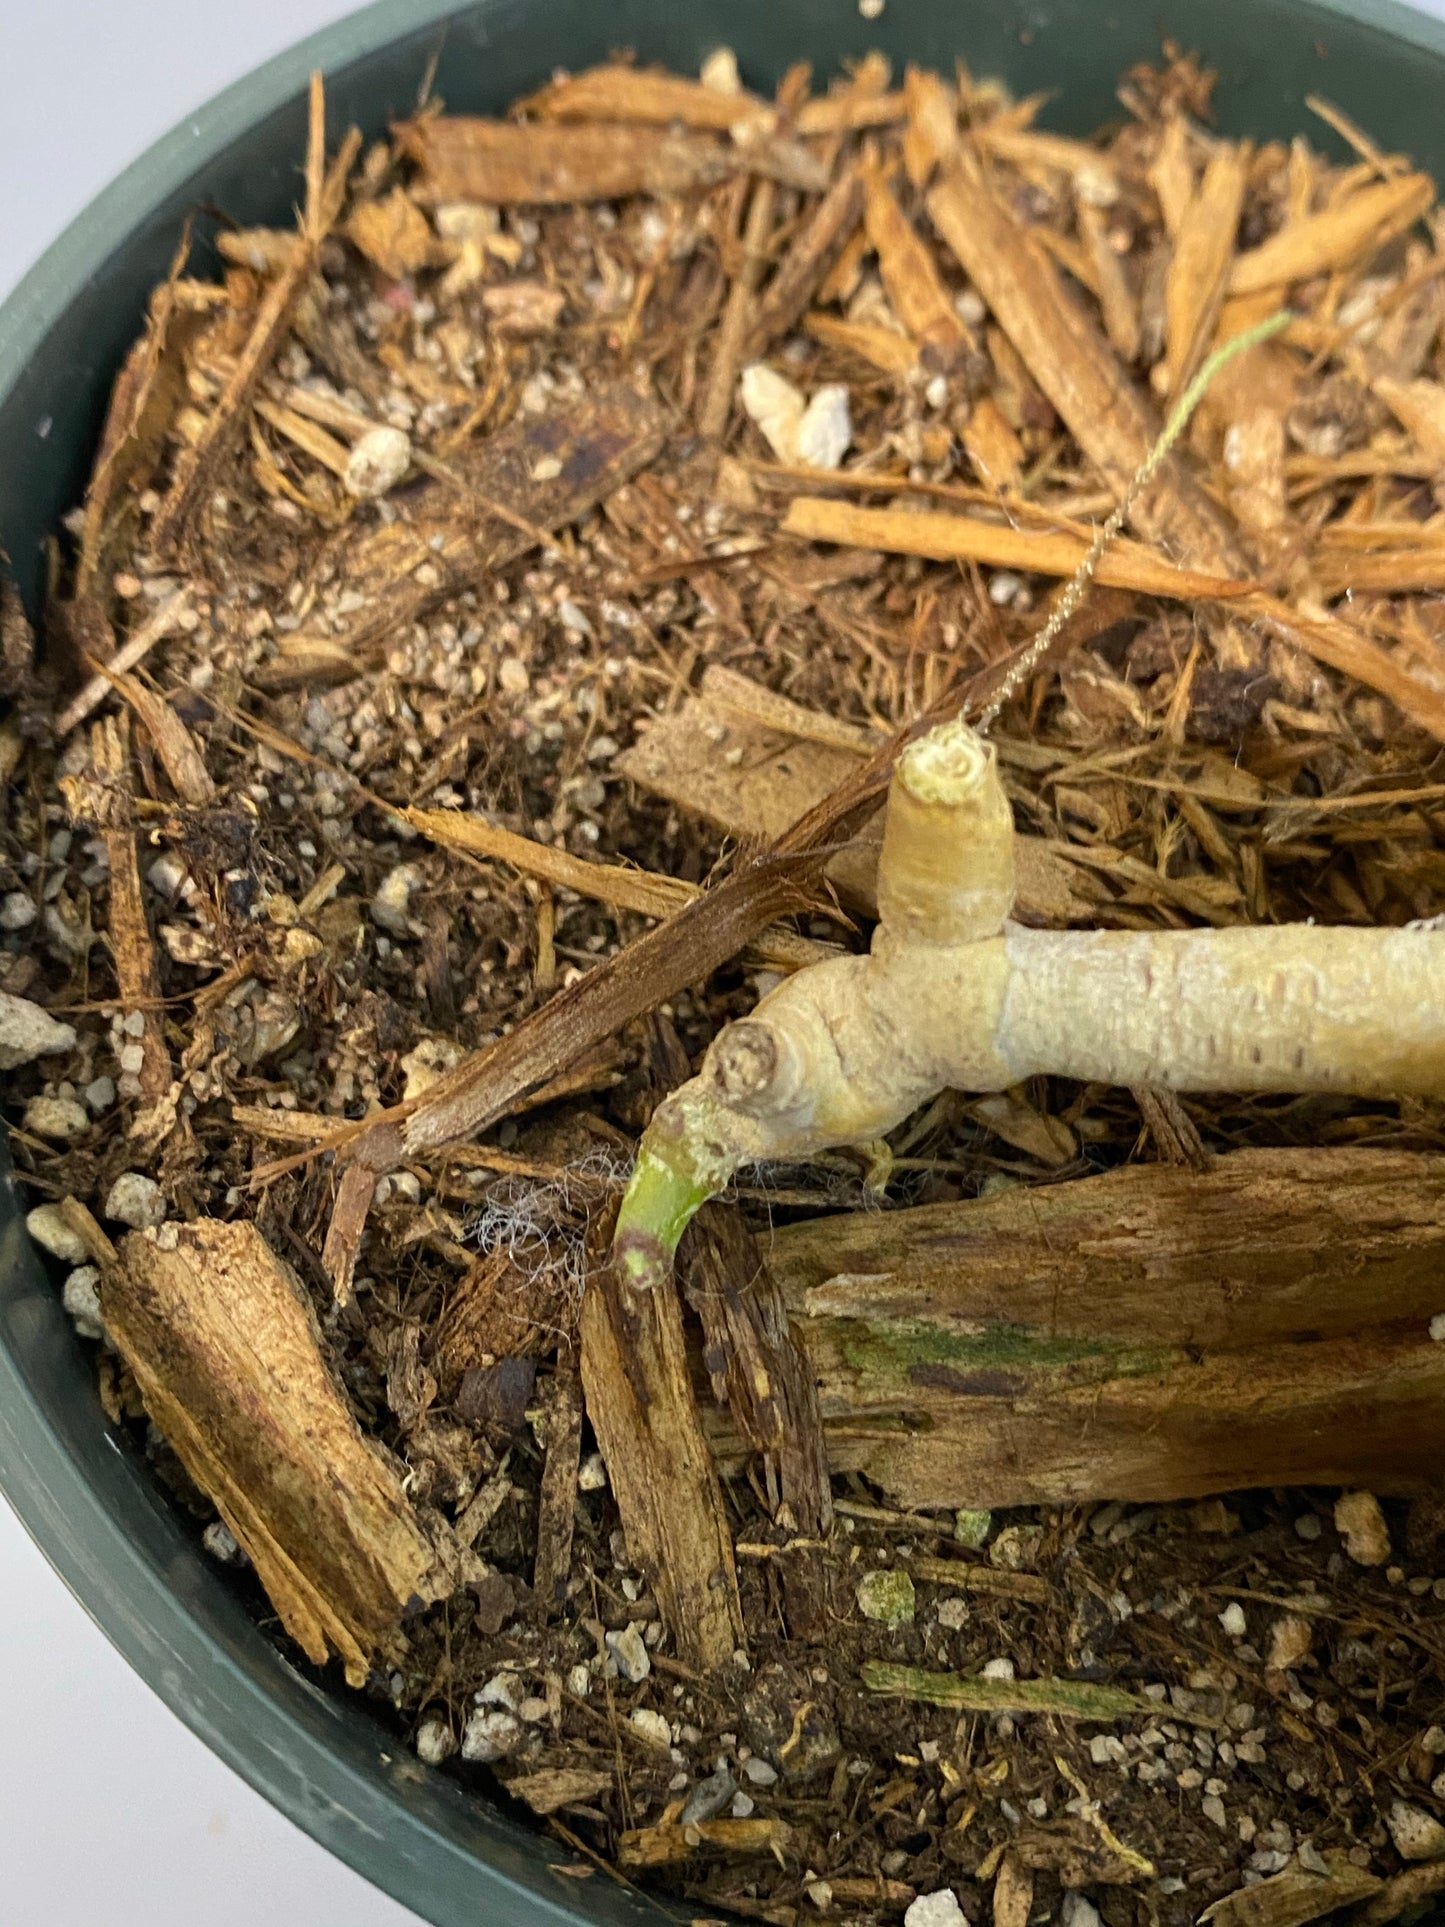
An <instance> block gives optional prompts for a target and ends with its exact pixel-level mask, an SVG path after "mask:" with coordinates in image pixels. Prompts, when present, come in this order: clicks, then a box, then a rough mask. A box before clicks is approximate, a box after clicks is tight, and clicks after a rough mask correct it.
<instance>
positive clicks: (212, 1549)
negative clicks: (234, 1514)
mask: <svg viewBox="0 0 1445 1927" xmlns="http://www.w3.org/2000/svg"><path fill="white" fill-rule="evenodd" d="M201 1544H202V1545H203V1546H204V1547H205V1549H206V1551H207V1552H208V1553H210V1555H211V1557H212V1558H213V1559H214V1560H216V1561H217V1562H218V1563H219V1564H220V1565H223V1566H248V1565H250V1563H251V1562H250V1560H249V1559H248V1558H247V1557H246V1555H245V1553H244V1552H242V1550H241V1547H240V1543H239V1542H238V1540H237V1538H236V1535H235V1533H234V1532H232V1530H231V1528H230V1527H229V1526H228V1525H227V1524H226V1522H225V1520H224V1519H212V1521H211V1523H210V1524H209V1525H208V1526H207V1527H206V1529H205V1531H204V1532H203V1533H202V1534H201Z"/></svg>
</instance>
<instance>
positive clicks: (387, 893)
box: [371, 863, 421, 937]
mask: <svg viewBox="0 0 1445 1927" xmlns="http://www.w3.org/2000/svg"><path fill="white" fill-rule="evenodd" d="M420 881H421V879H420V877H419V875H418V873H417V871H416V869H415V868H414V866H413V865H412V864H410V863H398V864H397V866H396V868H395V869H394V870H389V871H388V872H387V874H386V875H385V876H384V877H383V878H382V880H381V883H380V885H379V886H378V888H377V892H376V895H375V896H374V897H373V898H372V899H371V920H372V922H373V923H379V924H380V925H381V927H382V929H383V930H389V931H390V932H391V934H392V935H393V936H394V937H404V936H406V935H407V934H408V926H407V912H408V910H409V909H410V907H411V893H412V891H413V890H414V889H415V888H416V886H417V884H418V883H419V882H420Z"/></svg>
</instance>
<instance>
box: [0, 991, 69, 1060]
mask: <svg viewBox="0 0 1445 1927" xmlns="http://www.w3.org/2000/svg"><path fill="white" fill-rule="evenodd" d="M74 1042H75V1032H74V1030H73V1029H72V1027H71V1026H70V1025H69V1024H58V1023H56V1021H55V1019H54V1018H53V1017H51V1016H50V1015H49V1014H48V1013H47V1012H46V1011H43V1010H42V1009H41V1008H40V1006H39V1004H32V1003H31V1002H30V1000H29V999H28V998H26V997H12V996H11V995H10V993H9V992H8V991H5V990H0V1071H13V1070H14V1069H15V1067H16V1065H17V1064H30V1063H33V1062H34V1060H35V1059H36V1058H37V1057H49V1056H51V1055H53V1054H54V1053H55V1052H56V1051H62V1050H69V1049H70V1047H71V1045H72V1044H74Z"/></svg>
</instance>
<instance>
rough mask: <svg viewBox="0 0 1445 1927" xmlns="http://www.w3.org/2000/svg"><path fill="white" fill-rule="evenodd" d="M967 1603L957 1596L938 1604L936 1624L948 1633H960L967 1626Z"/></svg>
mask: <svg viewBox="0 0 1445 1927" xmlns="http://www.w3.org/2000/svg"><path fill="white" fill-rule="evenodd" d="M968 1619H969V1612H968V1601H967V1600H966V1599H962V1598H959V1597H957V1596H955V1597H953V1598H951V1599H944V1600H941V1601H940V1602H939V1607H938V1623H939V1625H940V1626H942V1627H944V1628H945V1629H946V1630H947V1631H948V1632H951V1633H957V1632H961V1631H962V1630H963V1628H964V1627H965V1626H966V1625H967V1624H968Z"/></svg>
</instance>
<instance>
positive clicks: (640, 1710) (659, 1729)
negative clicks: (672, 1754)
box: [629, 1706, 672, 1752]
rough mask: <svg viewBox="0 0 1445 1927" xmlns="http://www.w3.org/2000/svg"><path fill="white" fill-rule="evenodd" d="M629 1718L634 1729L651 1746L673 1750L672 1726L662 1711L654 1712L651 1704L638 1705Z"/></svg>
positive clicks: (665, 1750) (667, 1750) (664, 1750)
mask: <svg viewBox="0 0 1445 1927" xmlns="http://www.w3.org/2000/svg"><path fill="white" fill-rule="evenodd" d="M629 1719H630V1724H631V1726H632V1729H633V1731H634V1732H635V1733H638V1734H640V1735H641V1737H642V1738H643V1739H644V1740H646V1741H647V1743H648V1745H649V1746H657V1747H661V1748H662V1750H663V1752H669V1751H670V1750H671V1748H672V1728H671V1727H670V1726H669V1725H668V1723H667V1721H666V1720H665V1719H664V1718H663V1717H662V1715H661V1713H654V1712H653V1710H652V1708H651V1707H650V1706H638V1707H635V1708H634V1709H633V1711H632V1713H631V1715H630V1716H629Z"/></svg>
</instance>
